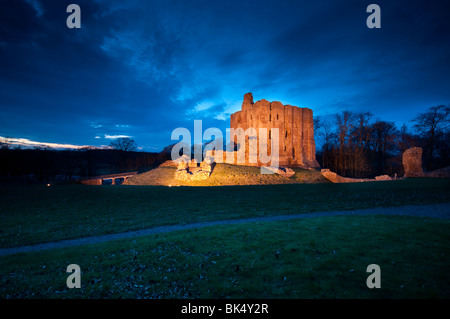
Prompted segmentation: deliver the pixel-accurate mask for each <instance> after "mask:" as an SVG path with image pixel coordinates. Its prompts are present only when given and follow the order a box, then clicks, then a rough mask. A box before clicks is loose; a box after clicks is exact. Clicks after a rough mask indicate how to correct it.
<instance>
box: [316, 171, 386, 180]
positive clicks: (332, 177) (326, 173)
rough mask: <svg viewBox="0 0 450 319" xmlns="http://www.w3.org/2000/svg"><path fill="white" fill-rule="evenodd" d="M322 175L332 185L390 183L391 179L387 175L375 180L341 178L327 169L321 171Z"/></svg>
mask: <svg viewBox="0 0 450 319" xmlns="http://www.w3.org/2000/svg"><path fill="white" fill-rule="evenodd" d="M321 173H322V175H323V176H324V177H325V178H326V179H328V180H329V181H331V182H333V183H361V182H376V181H391V180H392V178H391V177H390V176H388V175H381V176H377V177H375V178H373V179H372V178H349V177H343V176H340V175H338V174H336V173H335V172H332V171H330V170H329V169H322V170H321Z"/></svg>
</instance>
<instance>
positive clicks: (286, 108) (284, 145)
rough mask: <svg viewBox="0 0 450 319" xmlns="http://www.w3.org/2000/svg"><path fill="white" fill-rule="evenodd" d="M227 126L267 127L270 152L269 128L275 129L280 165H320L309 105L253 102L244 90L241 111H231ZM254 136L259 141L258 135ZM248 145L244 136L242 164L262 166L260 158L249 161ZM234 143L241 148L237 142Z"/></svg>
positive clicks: (233, 127)
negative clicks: (244, 160)
mask: <svg viewBox="0 0 450 319" xmlns="http://www.w3.org/2000/svg"><path fill="white" fill-rule="evenodd" d="M230 128H232V129H238V128H242V129H243V130H244V131H245V130H247V129H248V128H255V129H256V132H258V129H259V128H266V129H267V130H268V140H267V141H268V143H267V144H268V145H267V147H268V150H269V152H270V146H271V141H272V138H273V136H272V134H271V130H272V129H273V128H278V136H279V165H280V166H285V167H308V168H317V167H320V166H319V163H318V162H317V160H316V146H315V142H314V123H313V112H312V110H310V109H308V108H300V107H297V106H292V105H283V104H282V103H281V102H278V101H274V102H269V101H267V100H264V99H262V100H259V101H257V102H255V103H254V102H253V95H252V93H247V94H245V95H244V101H243V103H242V109H241V111H238V112H236V113H233V114H231V118H230ZM257 139H258V140H259V136H257ZM235 142H236V139H235ZM248 145H249V143H248V138H247V140H246V143H245V147H246V162H245V163H244V164H243V165H256V166H264V165H262V164H261V163H260V161H259V159H258V163H256V164H251V163H249V162H248V154H249V150H248ZM258 145H259V144H258ZM236 146H237V148H239V147H240V145H239V144H238V143H237V145H236ZM258 147H259V146H258Z"/></svg>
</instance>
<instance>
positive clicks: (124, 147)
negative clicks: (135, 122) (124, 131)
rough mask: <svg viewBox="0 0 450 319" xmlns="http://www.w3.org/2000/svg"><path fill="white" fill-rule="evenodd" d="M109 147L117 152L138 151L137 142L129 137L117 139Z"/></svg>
mask: <svg viewBox="0 0 450 319" xmlns="http://www.w3.org/2000/svg"><path fill="white" fill-rule="evenodd" d="M109 146H111V147H112V148H114V149H116V150H119V151H125V152H135V151H136V150H137V144H136V142H135V141H134V140H133V139H131V138H129V137H120V138H116V139H115V140H114V141H112V142H111V143H110V144H109Z"/></svg>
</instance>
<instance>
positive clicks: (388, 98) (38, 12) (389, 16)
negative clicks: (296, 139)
mask: <svg viewBox="0 0 450 319" xmlns="http://www.w3.org/2000/svg"><path fill="white" fill-rule="evenodd" d="M71 2H73V1H50V0H45V1H44V0H27V1H25V0H6V1H2V2H0V69H1V73H0V128H1V129H0V136H15V137H24V138H30V139H35V140H48V141H49V142H50V141H51V142H60V143H72V144H95V145H101V144H105V143H106V144H108V143H109V141H108V140H106V139H105V138H104V136H105V135H128V136H133V137H134V138H135V139H136V141H137V142H138V144H140V146H144V147H148V148H149V149H150V148H159V149H162V148H163V147H164V146H165V145H167V144H170V143H171V141H170V133H171V131H172V130H173V129H175V128H176V127H187V128H191V127H192V126H193V120H194V119H201V120H203V121H204V124H203V125H204V128H206V127H212V126H213V127H219V128H221V129H223V130H224V129H225V128H226V126H227V125H228V123H229V118H228V117H227V116H229V114H230V113H232V112H235V111H237V110H238V109H240V104H241V99H242V96H243V94H244V93H246V92H249V91H252V92H253V93H254V97H255V99H256V100H259V99H262V98H265V99H268V100H280V101H281V102H283V103H286V104H293V105H298V106H304V107H311V108H312V109H313V110H314V112H315V114H319V115H320V114H321V115H326V114H330V113H334V112H337V111H340V110H342V109H343V108H344V107H345V108H346V109H350V110H355V111H371V112H372V113H374V114H375V115H376V116H378V117H381V118H383V119H385V120H392V121H403V122H405V121H408V120H409V119H410V117H412V115H413V114H412V113H414V112H421V111H423V110H424V109H426V108H428V107H429V106H432V105H436V104H442V103H444V104H448V103H449V100H450V93H449V91H448V87H450V79H449V77H448V74H449V71H450V64H449V63H448V56H450V38H449V37H450V20H449V19H448V8H447V6H448V5H446V3H445V2H437V1H434V2H431V3H428V2H423V1H406V0H405V1H395V2H392V1H385V0H383V1H378V2H377V3H378V4H379V5H380V7H381V9H382V28H381V29H379V30H372V29H368V28H367V27H366V24H365V23H366V18H367V16H368V13H366V7H367V5H368V4H370V3H371V1H350V0H345V1H317V2H310V1H287V0H286V1H234V0H233V1H200V0H194V1H182V0H180V1H172V0H167V1H138V0H135V1H118V0H110V1H104V0H97V1H87V0H83V1H78V2H77V3H78V4H79V5H80V7H81V9H82V28H81V29H76V30H75V29H68V28H67V27H66V25H65V23H66V18H67V16H68V13H66V7H67V5H68V4H70V3H71ZM411 114H412V115H411ZM224 119H225V120H224ZM95 137H101V138H95Z"/></svg>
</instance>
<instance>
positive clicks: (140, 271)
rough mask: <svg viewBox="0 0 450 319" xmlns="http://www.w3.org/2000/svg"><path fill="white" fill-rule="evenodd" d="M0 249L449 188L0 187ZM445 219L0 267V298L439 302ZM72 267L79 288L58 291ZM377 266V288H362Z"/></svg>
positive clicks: (324, 220)
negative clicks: (75, 266) (379, 282)
mask: <svg viewBox="0 0 450 319" xmlns="http://www.w3.org/2000/svg"><path fill="white" fill-rule="evenodd" d="M0 190H1V193H0V200H1V203H2V206H1V212H0V214H1V223H0V226H1V227H0V231H1V232H0V235H1V236H0V239H1V247H2V248H5V247H14V246H18V245H26V244H35V243H40V242H48V241H53V240H61V239H69V238H77V237H83V236H92V235H100V234H107V233H115V232H123V231H127V230H135V229H141V228H146V227H152V226H158V225H169V224H180V223H181V224H182V223H191V222H197V221H212V220H223V219H235V218H245V217H256V216H271V215H286V214H298V213H309V212H317V211H335V210H349V209H359V208H375V207H389V206H402V205H421V204H433V203H448V202H450V180H449V179H427V178H424V179H406V180H400V181H393V182H372V183H356V184H329V183H327V184H288V185H262V186H227V187H163V186H82V185H60V186H51V187H44V186H37V185H30V186H8V187H6V186H1V188H0ZM449 223H450V222H449V221H448V220H437V219H436V220H435V219H431V218H417V217H399V216H397V217H386V216H347V217H344V216H340V217H317V218H313V219H305V220H296V221H289V222H287V221H284V222H271V223H262V222H261V223H251V224H242V225H228V226H215V227H209V228H203V229H193V230H189V231H179V232H173V233H168V234H163V235H152V236H147V237H140V238H136V239H129V240H118V241H114V242H108V243H103V244H92V245H85V246H80V247H73V248H65V249H54V250H49V251H41V252H35V253H26V254H17V255H11V256H2V257H0V273H1V274H2V276H1V279H0V298H119V297H122V298H228V297H229V298H449V297H450V275H449V273H448V269H449V265H450V257H449V256H450V254H449V251H450V250H449V242H450V241H449V240H450V238H449V237H450V236H449V234H450V233H449V229H450V228H449V226H450V225H449ZM72 263H75V264H78V265H80V267H81V270H82V288H81V289H77V290H75V289H68V288H67V287H66V279H67V276H68V274H67V273H66V268H67V266H68V265H69V264H72ZM373 263H375V264H378V265H379V266H380V267H381V270H382V289H368V288H367V286H366V278H367V276H368V275H369V274H368V273H367V272H366V267H367V266H368V265H369V264H373Z"/></svg>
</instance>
